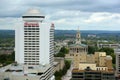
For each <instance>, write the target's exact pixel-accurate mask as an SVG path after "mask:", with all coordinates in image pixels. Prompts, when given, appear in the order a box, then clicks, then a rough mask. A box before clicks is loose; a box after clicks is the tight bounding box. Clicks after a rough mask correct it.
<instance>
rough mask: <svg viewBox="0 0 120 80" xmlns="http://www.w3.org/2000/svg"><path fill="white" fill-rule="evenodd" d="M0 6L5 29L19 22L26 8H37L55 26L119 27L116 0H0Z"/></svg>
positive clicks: (63, 27)
mask: <svg viewBox="0 0 120 80" xmlns="http://www.w3.org/2000/svg"><path fill="white" fill-rule="evenodd" d="M0 8H1V9H0V28H5V29H6V28H9V29H11V28H12V29H13V27H14V26H15V27H17V26H20V24H22V19H21V16H22V15H23V14H24V13H25V12H26V11H27V10H28V9H30V8H37V9H39V10H41V12H42V13H44V14H45V15H46V21H47V22H54V23H55V26H56V29H77V27H78V26H80V29H120V28H118V26H119V25H120V13H119V12H120V1H119V0H109V1H107V0H17V1H13V0H1V2H0ZM98 26H99V27H98ZM114 27H116V28H114Z"/></svg>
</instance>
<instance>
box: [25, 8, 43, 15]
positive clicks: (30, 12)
mask: <svg viewBox="0 0 120 80" xmlns="http://www.w3.org/2000/svg"><path fill="white" fill-rule="evenodd" d="M23 16H44V15H43V14H42V13H41V12H40V10H38V9H29V10H28V11H27V12H26V13H25V14H24V15H23Z"/></svg>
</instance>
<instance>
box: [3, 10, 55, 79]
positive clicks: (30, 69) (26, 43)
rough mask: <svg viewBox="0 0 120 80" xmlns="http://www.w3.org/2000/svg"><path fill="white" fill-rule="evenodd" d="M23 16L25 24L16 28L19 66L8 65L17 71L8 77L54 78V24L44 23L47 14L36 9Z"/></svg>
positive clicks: (16, 50) (10, 68) (16, 55)
mask: <svg viewBox="0 0 120 80" xmlns="http://www.w3.org/2000/svg"><path fill="white" fill-rule="evenodd" d="M22 18H23V21H24V22H23V23H24V24H23V26H19V27H17V28H16V30H15V62H16V63H17V66H16V65H15V66H14V65H11V66H10V67H7V68H8V69H9V71H11V72H12V71H15V72H16V73H15V74H14V75H12V74H10V75H11V76H9V77H6V78H9V79H10V80H11V79H12V80H16V78H17V77H18V75H19V78H17V80H54V76H53V72H52V71H53V70H52V69H53V60H54V59H53V53H54V44H53V43H54V24H53V23H51V24H48V23H44V19H45V16H44V15H42V14H41V13H40V12H39V10H36V9H31V10H29V11H28V12H27V13H25V14H24V15H23V16H22ZM14 69H15V70H14ZM4 74H7V73H6V71H5V73H4ZM16 75H17V76H16ZM6 76H7V75H6ZM24 76H27V77H24Z"/></svg>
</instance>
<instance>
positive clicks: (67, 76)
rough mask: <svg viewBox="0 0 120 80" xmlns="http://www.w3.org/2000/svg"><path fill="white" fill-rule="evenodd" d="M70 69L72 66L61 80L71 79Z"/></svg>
mask: <svg viewBox="0 0 120 80" xmlns="http://www.w3.org/2000/svg"><path fill="white" fill-rule="evenodd" d="M72 69H73V66H72V64H71V67H70V69H69V70H68V71H67V73H66V75H64V76H63V77H62V80H70V79H71V77H72V73H71V72H72Z"/></svg>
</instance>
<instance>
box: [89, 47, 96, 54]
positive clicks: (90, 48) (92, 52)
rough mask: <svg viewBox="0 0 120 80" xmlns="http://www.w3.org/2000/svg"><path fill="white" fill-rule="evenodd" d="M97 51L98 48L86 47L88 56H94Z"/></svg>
mask: <svg viewBox="0 0 120 80" xmlns="http://www.w3.org/2000/svg"><path fill="white" fill-rule="evenodd" d="M96 51H98V48H97V47H95V46H88V54H94V52H96Z"/></svg>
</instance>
